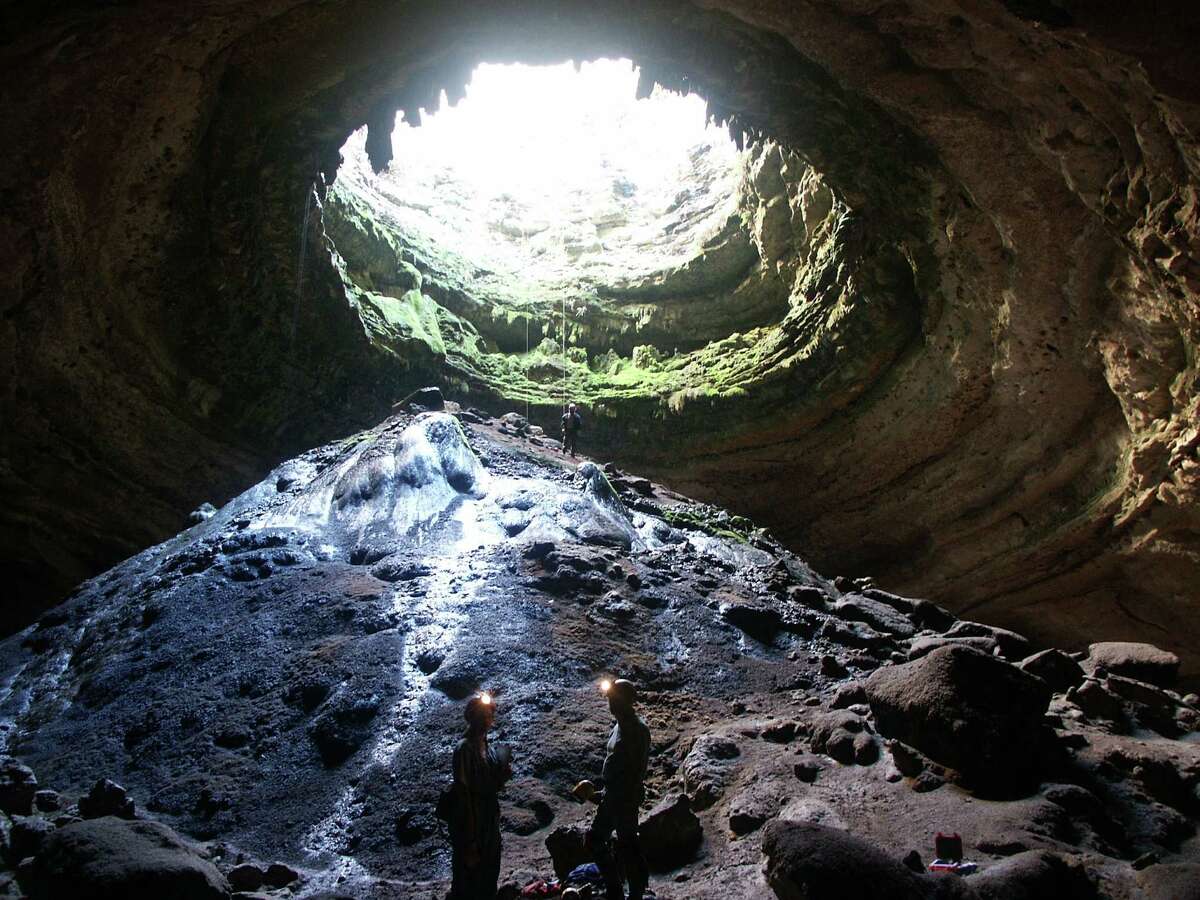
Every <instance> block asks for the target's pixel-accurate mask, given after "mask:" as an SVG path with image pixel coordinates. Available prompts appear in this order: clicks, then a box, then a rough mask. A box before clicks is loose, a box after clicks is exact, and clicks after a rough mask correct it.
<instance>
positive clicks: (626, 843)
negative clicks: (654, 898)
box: [574, 678, 650, 900]
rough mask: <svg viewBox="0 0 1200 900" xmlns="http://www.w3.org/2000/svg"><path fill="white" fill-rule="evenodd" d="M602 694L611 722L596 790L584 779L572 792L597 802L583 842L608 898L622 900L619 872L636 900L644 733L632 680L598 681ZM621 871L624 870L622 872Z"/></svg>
mask: <svg viewBox="0 0 1200 900" xmlns="http://www.w3.org/2000/svg"><path fill="white" fill-rule="evenodd" d="M600 689H601V690H602V691H604V693H605V694H606V695H607V696H608V708H609V711H610V712H611V713H612V714H613V718H615V719H616V720H617V724H616V725H614V726H613V730H612V734H611V735H610V736H609V738H608V746H607V747H606V748H605V749H606V754H605V757H604V769H603V779H602V781H601V785H600V789H597V787H596V785H594V784H592V782H590V781H581V782H580V783H579V784H577V785H576V786H575V790H574V794H575V796H576V797H578V798H579V799H580V800H591V801H592V802H593V803H598V804H599V809H597V810H596V817H595V818H594V819H593V820H592V828H591V830H590V831H589V832H588V842H589V844H590V845H591V848H592V855H593V856H594V857H595V858H596V865H597V866H599V868H600V873H601V874H602V875H603V876H604V890H605V895H606V896H607V897H608V900H625V889H624V886H623V885H622V883H621V882H622V880H623V878H622V874H623V875H624V878H627V879H628V880H629V900H642V898H643V897H644V896H645V893H646V886H647V884H649V881H650V873H649V871H648V870H647V868H646V858H645V857H644V856H642V845H641V841H640V840H639V838H638V809H639V808H640V807H641V805H642V800H643V799H644V798H645V796H646V790H645V781H646V766H647V764H648V763H649V761H650V729H649V728H647V727H646V723H645V722H643V721H642V720H641V717H640V716H638V714H637V711H636V710H635V709H634V704H635V703H636V702H637V689H636V688H635V687H634V686H633V682H630V681H626V680H625V679H623V678H622V679H619V680H617V681H614V682H611V683H609V682H608V681H604V682H601V685H600ZM614 831H615V832H616V833H617V848H616V849H617V857H618V858H614V855H613V849H612V843H611V842H612V835H613V832H614ZM622 869H623V870H624V872H623V873H622Z"/></svg>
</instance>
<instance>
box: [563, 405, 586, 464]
mask: <svg viewBox="0 0 1200 900" xmlns="http://www.w3.org/2000/svg"><path fill="white" fill-rule="evenodd" d="M582 427H583V416H581V415H580V414H579V410H578V409H577V408H576V407H575V404H574V403H572V404H571V405H570V406H568V407H567V411H566V412H565V413H563V414H562V449H563V452H564V453H567V452H570V454H571V456H572V457H574V456H575V442H576V441H577V440H578V439H579V429H581V428H582Z"/></svg>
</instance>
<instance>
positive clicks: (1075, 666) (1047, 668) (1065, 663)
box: [1018, 649, 1083, 694]
mask: <svg viewBox="0 0 1200 900" xmlns="http://www.w3.org/2000/svg"><path fill="white" fill-rule="evenodd" d="M1018 668H1020V669H1021V671H1022V672H1028V673H1029V674H1030V675H1035V676H1037V677H1038V678H1040V679H1042V681H1044V682H1046V684H1048V685H1050V688H1051V690H1053V691H1054V692H1055V693H1056V694H1061V693H1064V692H1066V691H1067V690H1068V689H1070V688H1073V687H1075V686H1076V685H1077V684H1079V683H1080V682H1081V681H1083V667H1082V666H1080V665H1079V663H1077V662H1075V660H1073V659H1071V657H1069V656H1067V654H1065V653H1063V652H1062V651H1061V650H1054V649H1050V650H1043V651H1042V652H1041V653H1035V654H1033V655H1032V656H1027V657H1025V658H1024V659H1023V660H1021V662H1020V663H1018Z"/></svg>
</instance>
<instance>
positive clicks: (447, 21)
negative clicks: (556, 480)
mask: <svg viewBox="0 0 1200 900" xmlns="http://www.w3.org/2000/svg"><path fill="white" fill-rule="evenodd" d="M3 17H4V24H5V26H6V27H5V29H4V35H5V37H4V43H3V46H2V48H0V53H2V55H3V58H2V59H0V71H2V72H3V75H4V78H5V82H6V84H8V85H9V86H10V90H8V91H6V92H5V96H4V98H3V100H2V101H0V104H2V106H0V112H3V117H4V120H5V121H6V122H7V123H9V128H10V130H11V132H12V133H13V134H15V135H17V136H18V138H17V139H16V140H14V141H11V142H9V143H8V144H7V145H6V146H5V149H4V155H5V165H4V166H3V167H2V168H0V196H3V197H4V203H3V204H0V236H3V241H0V244H2V246H3V248H4V254H3V259H2V260H0V267H2V268H0V271H2V273H3V279H4V283H5V284H6V285H10V286H11V289H10V291H9V292H7V293H6V294H5V296H4V297H3V299H2V300H0V309H2V311H3V316H2V317H0V348H2V349H3V356H4V358H5V359H6V360H8V361H9V363H8V365H6V366H5V368H4V374H3V379H4V381H3V390H2V391H0V404H2V419H3V422H4V427H3V429H0V461H2V462H0V484H2V485H3V491H4V496H5V498H6V502H5V503H4V504H3V506H2V508H0V540H2V542H3V545H4V547H5V558H4V562H5V568H6V570H7V571H9V572H11V574H10V575H9V579H8V581H7V582H6V585H7V586H8V587H9V590H10V591H12V592H13V593H15V594H16V596H17V597H18V600H17V602H16V603H13V604H6V607H5V610H4V616H5V617H7V625H8V627H9V628H15V627H18V626H19V625H21V624H25V623H27V622H29V621H31V620H32V618H33V617H34V616H35V615H36V614H37V613H38V612H39V611H40V610H44V609H46V608H48V607H49V606H50V605H52V604H53V603H54V602H56V601H57V600H58V599H59V598H60V597H61V596H62V595H63V594H64V593H65V592H66V591H67V590H68V589H69V587H70V585H72V584H74V583H76V582H78V581H79V580H80V579H81V578H82V577H85V576H87V575H90V574H94V573H95V572H97V571H100V570H101V569H103V568H104V567H106V566H108V565H111V564H112V563H114V562H115V561H116V560H118V559H121V558H124V557H125V556H128V555H129V554H130V553H132V552H134V551H136V550H137V549H138V548H141V547H144V546H146V545H148V544H150V543H152V542H154V541H157V540H161V539H163V538H165V537H166V536H168V535H169V534H171V533H173V532H174V530H175V529H176V528H177V527H178V524H179V523H180V521H181V520H182V518H183V516H184V515H185V514H186V512H187V511H188V510H189V509H191V508H193V507H194V506H195V504H196V503H198V502H199V501H200V500H202V499H205V498H207V497H209V496H216V495H219V496H221V497H228V496H231V495H233V494H234V493H235V492H236V491H238V490H240V489H241V488H242V487H243V486H244V485H245V484H248V483H251V482H252V481H253V480H255V479H256V478H258V477H260V476H261V474H262V473H263V472H264V471H266V470H267V469H268V468H270V467H271V466H272V465H274V464H276V463H277V462H278V461H279V460H281V459H283V458H286V457H287V456H289V455H292V454H294V453H295V452H298V451H299V450H301V449H302V448H304V447H307V446H311V445H313V444H316V443H319V442H321V441H325V440H329V439H332V438H333V437H334V436H336V435H338V434H344V433H346V432H348V431H351V430H353V429H355V428H361V427H365V426H367V425H368V424H369V423H371V422H373V421H376V420H377V419H378V418H379V416H381V415H382V414H383V413H384V412H385V411H386V409H387V404H388V403H389V402H390V401H391V400H393V399H394V398H395V396H397V395H399V394H401V393H402V392H403V391H405V390H406V389H407V388H411V387H415V386H417V385H418V384H420V383H425V382H426V381H427V380H430V379H433V378H437V377H445V378H450V379H454V380H455V381H458V380H460V378H461V376H460V373H458V372H455V371H449V372H448V371H446V370H445V369H444V368H443V366H442V361H441V360H440V359H439V358H438V357H437V356H436V355H433V356H430V355H427V354H422V353H419V352H414V353H412V354H411V355H406V354H397V353H395V352H388V351H387V350H386V349H385V348H380V347H379V346H377V345H376V344H375V343H373V342H372V341H371V339H370V335H369V334H368V333H367V331H366V330H365V329H364V327H363V323H362V320H361V318H360V317H359V315H358V312H357V310H356V309H355V307H354V304H353V303H352V302H351V300H352V298H351V297H349V296H348V294H347V290H346V285H345V281H344V279H343V278H342V276H341V273H340V272H339V271H338V270H337V268H336V266H335V262H334V257H333V255H332V253H331V252H330V249H331V248H330V247H328V246H327V245H326V243H325V240H326V231H325V228H324V224H325V223H324V212H323V206H322V203H323V202H324V199H325V198H326V196H327V194H328V187H329V185H330V184H331V183H332V182H334V181H335V178H336V173H337V169H338V164H339V159H338V152H339V148H341V147H342V146H343V144H344V142H345V140H346V138H347V136H348V135H350V134H351V133H353V132H354V131H355V130H356V129H358V128H360V127H361V126H363V125H364V124H365V125H367V126H368V135H367V139H366V145H365V147H366V151H367V153H368V155H369V156H370V158H371V159H372V162H373V163H374V164H375V166H376V168H382V167H383V165H384V164H386V162H387V161H388V157H389V155H390V148H389V146H388V140H387V137H388V135H389V134H390V133H391V127H392V124H393V122H394V118H395V112H396V110H397V109H404V110H407V111H410V112H412V111H414V110H416V109H417V108H419V107H421V106H426V107H432V106H434V105H435V103H434V99H435V98H436V97H437V96H438V94H439V91H440V90H441V89H443V88H445V89H446V90H447V91H448V92H449V94H450V95H451V96H455V95H457V93H458V92H459V91H460V89H461V86H462V84H463V83H464V82H465V79H466V77H467V75H468V73H469V72H470V70H471V67H472V66H473V65H474V64H475V62H477V61H478V60H480V59H483V58H487V59H491V60H500V61H503V60H523V61H526V62H534V63H536V62H542V61H554V62H561V61H562V60H564V59H567V58H577V59H582V58H593V57H598V56H613V57H618V56H625V57H629V58H632V59H634V60H635V61H637V62H638V63H639V64H641V65H642V68H643V71H644V72H645V74H646V78H647V83H648V84H650V83H654V82H657V83H661V84H662V85H664V86H666V87H669V88H672V89H693V90H696V91H698V92H700V93H701V94H702V95H704V96H705V97H706V98H707V100H708V101H709V103H710V108H711V109H712V110H713V111H714V113H715V114H716V115H717V117H718V118H719V119H721V120H725V121H728V122H730V123H731V125H732V130H733V132H734V133H735V134H737V135H738V136H739V137H740V136H741V135H742V133H743V132H749V133H750V134H751V135H752V137H754V138H755V139H756V140H757V139H759V138H766V139H770V140H773V141H774V142H776V143H777V144H779V145H780V146H782V147H785V148H786V149H787V151H788V152H789V153H793V154H795V155H796V156H797V157H798V158H799V159H801V160H802V161H803V162H804V164H805V165H806V166H809V167H811V168H812V169H813V170H814V171H816V172H817V173H819V175H820V177H821V179H822V182H823V183H824V184H825V185H827V186H828V188H829V190H830V191H831V192H832V193H833V195H835V196H836V197H838V198H839V199H840V201H842V202H844V203H845V205H846V208H847V211H848V213H849V214H848V216H847V217H846V218H845V220H844V222H843V225H844V228H842V229H839V230H838V231H837V232H836V235H835V237H836V240H835V241H834V245H835V246H833V247H832V248H831V251H832V253H833V256H832V257H831V263H832V265H831V267H830V268H829V269H827V270H826V269H821V270H820V272H826V271H827V272H828V273H829V275H830V276H831V277H833V280H832V281H829V282H827V281H825V280H824V279H822V278H815V279H814V280H812V281H811V282H808V283H802V284H801V285H800V287H801V290H800V292H799V293H800V295H801V297H802V299H803V302H801V303H797V304H794V305H792V307H791V309H792V311H793V312H794V313H795V312H797V311H798V310H803V309H805V308H808V309H810V310H811V311H812V312H813V314H814V315H813V317H812V318H811V319H809V320H808V321H803V320H798V319H797V318H796V317H795V316H793V319H792V320H791V321H790V322H789V320H788V319H786V318H785V319H782V320H780V324H779V326H778V327H775V328H771V329H769V330H768V332H766V333H764V334H761V335H757V336H756V337H755V338H754V339H752V340H749V341H747V340H745V339H744V338H743V339H741V340H740V341H737V342H734V344H732V345H729V344H724V345H723V344H721V343H720V342H717V343H715V344H714V345H713V348H714V349H713V351H712V353H711V356H710V358H709V360H708V362H710V363H712V365H713V367H717V365H718V364H720V363H721V362H722V361H726V360H728V361H734V362H739V364H740V363H741V362H745V363H748V364H749V365H748V369H749V370H750V374H752V375H753V377H752V378H750V379H749V381H750V383H751V384H752V386H753V387H754V390H753V391H748V392H747V393H748V395H749V400H747V399H746V398H743V397H741V396H739V394H738V393H737V391H735V390H733V389H731V387H730V385H729V384H726V383H718V384H715V385H713V384H708V383H705V384H704V385H703V386H702V387H701V388H698V389H697V396H690V395H689V394H688V393H687V392H686V391H684V392H682V393H680V391H679V389H678V387H677V386H672V388H671V390H670V391H669V392H668V393H667V396H666V397H662V396H659V395H653V396H650V395H639V396H637V397H634V398H631V399H630V402H628V403H626V404H624V405H623V406H621V407H620V408H621V416H622V420H621V423H620V428H619V429H616V428H614V429H611V430H599V433H603V434H605V435H606V439H607V440H610V441H611V442H612V446H614V447H615V446H617V438H618V437H619V438H621V445H622V446H625V447H627V449H628V457H627V458H628V461H629V462H630V463H631V464H637V465H638V467H639V468H640V469H642V470H644V471H647V472H649V473H651V474H655V476H656V477H659V478H661V479H664V480H665V479H667V477H668V475H669V476H670V480H671V483H672V484H674V485H675V486H676V487H677V488H678V489H680V490H684V491H686V492H688V493H689V494H692V495H698V496H704V497H708V498H712V499H715V500H718V501H720V502H722V503H724V504H725V505H730V506H735V507H737V508H738V509H739V510H740V511H742V512H745V513H748V514H750V515H752V516H754V517H755V518H756V519H759V520H761V521H764V522H770V523H771V524H772V525H773V526H774V527H775V528H776V529H777V533H778V534H779V536H780V538H781V539H782V540H784V541H786V542H787V543H788V545H789V546H792V547H795V548H802V549H803V550H804V551H805V553H807V554H808V556H809V558H811V559H813V560H814V561H815V562H818V563H820V565H821V566H823V567H825V568H826V569H827V570H829V571H839V572H852V573H863V572H874V573H876V574H878V576H879V577H881V578H884V579H886V583H887V584H889V585H890V586H893V587H895V588H896V589H898V590H909V591H911V592H920V593H923V594H926V595H929V596H933V597H936V598H937V599H938V600H939V601H940V602H942V603H944V604H946V605H949V606H952V607H953V608H954V609H955V610H957V611H959V612H960V613H964V614H966V613H968V612H969V613H970V614H971V615H974V616H976V617H979V618H987V619H988V620H989V621H993V622H997V623H1008V624H1010V625H1013V626H1016V627H1019V628H1020V629H1021V630H1024V631H1027V632H1029V633H1032V634H1037V635H1039V636H1040V637H1042V638H1043V639H1046V640H1051V639H1052V640H1054V641H1056V642H1060V643H1066V644H1071V643H1073V645H1075V646H1081V644H1080V643H1079V642H1080V641H1081V640H1082V637H1081V635H1080V633H1079V628H1078V623H1079V622H1081V621H1088V622H1094V623H1096V628H1097V629H1098V630H1099V631H1101V632H1103V633H1104V635H1105V636H1108V637H1113V638H1121V637H1128V636H1140V637H1144V638H1146V639H1148V640H1151V641H1154V642H1158V643H1164V644H1167V645H1169V646H1170V647H1171V648H1172V649H1174V650H1175V651H1177V652H1179V653H1181V654H1183V655H1184V657H1185V667H1186V668H1187V672H1188V674H1189V675H1191V676H1194V673H1195V671H1196V669H1195V666H1196V665H1197V659H1196V657H1195V654H1194V648H1195V647H1197V646H1200V635H1198V633H1197V631H1196V625H1195V623H1196V621H1197V617H1196V616H1195V611H1196V608H1197V594H1196V587H1195V586H1196V584H1197V583H1200V578H1198V577H1197V576H1198V574H1200V569H1198V562H1197V547H1196V534H1197V532H1198V530H1200V528H1198V523H1197V521H1196V509H1197V503H1196V491H1197V487H1196V479H1197V474H1196V473H1197V471H1200V463H1198V462H1197V441H1198V438H1197V431H1196V426H1195V422H1196V419H1197V402H1198V401H1197V391H1196V383H1197V369H1196V366H1197V362H1196V360H1197V358H1198V357H1197V354H1196V352H1195V351H1196V346H1197V333H1198V320H1197V313H1196V309H1197V304H1196V299H1197V294H1198V291H1200V268H1198V266H1200V257H1198V254H1200V250H1198V246H1200V245H1198V241H1200V224H1198V219H1197V205H1196V197H1197V193H1196V186H1197V180H1198V179H1197V171H1198V156H1197V149H1196V146H1197V145H1196V138H1195V132H1196V128H1197V122H1200V113H1198V110H1200V105H1198V103H1197V100H1198V98H1197V94H1196V90H1197V89H1196V85H1197V84H1200V77H1197V64H1196V55H1195V53H1194V45H1195V40H1196V32H1197V16H1196V9H1195V4H1194V3H1191V2H1188V0H1163V2H1160V3H1158V4H1156V6H1155V14H1153V15H1144V16H1139V15H1136V14H1135V13H1132V12H1130V8H1129V7H1128V5H1127V4H1122V3H1117V2H1112V0H1105V2H1098V3H1082V2H1076V0H1044V2H1042V0H1029V2H1026V0H1022V2H1017V0H1008V2H1000V0H980V2H972V3H964V2H959V0H909V2H903V3H879V2H875V0H804V2H791V0H788V2H784V0H755V2H749V0H705V2H698V3H691V2H682V0H656V2H638V3H628V2H624V0H613V2H594V0H590V2H586V3H584V2H574V0H572V2H566V3H556V4H553V8H552V9H550V8H549V7H548V6H547V5H546V4H544V3H541V2H538V0H513V2H503V3H493V2H487V3H482V2H464V3H458V4H441V3H429V2H417V3H407V4H395V3H392V2H389V0H331V2H327V0H321V2H316V0H269V2H259V0H256V2H249V0H212V2H208V3H204V4H198V5H197V4H193V5H189V6H188V8H187V9H186V10H180V9H175V8H168V7H167V6H166V5H164V4H161V3H156V2H153V0H135V2H129V3H121V4H102V5H101V4H86V3H73V4H68V5H65V6H63V5H59V6H47V5H46V4H44V3H42V2H34V0H14V2H10V3H7V4H5V7H4V12H3ZM409 118H410V119H411V118H412V117H411V116H410V117H409ZM777 196H778V195H775V196H773V197H772V198H771V199H772V200H773V201H775V203H774V207H773V208H774V209H775V211H776V212H777V213H778V212H781V211H782V209H783V207H782V205H781V203H780V202H779V201H778V200H777V199H776V198H777ZM792 200H793V198H792V197H791V196H790V195H789V197H788V206H789V211H790V210H791V209H792V207H791V202H792ZM767 206H768V208H772V207H771V204H770V203H768V204H767ZM813 274H814V276H815V275H817V274H818V272H817V271H814V272H813ZM834 276H836V277H834ZM788 287H789V289H791V288H794V287H795V283H792V284H789V285H788ZM676 312H677V315H676V317H675V318H674V319H673V320H671V321H672V322H673V323H675V322H677V323H678V325H679V328H681V329H682V330H683V331H684V332H685V333H686V332H688V330H689V321H688V316H687V312H686V307H685V308H684V309H683V310H677V311H676ZM798 314H799V313H797V315H798ZM801 319H802V317H801ZM708 321H710V322H711V319H709V320H708ZM810 326H811V327H810ZM897 326H902V327H897ZM814 334H815V335H816V339H815V340H810V338H812V337H813V335H814ZM705 368H706V367H705V366H698V367H697V371H698V372H699V371H700V370H703V369H705ZM499 374H500V375H503V374H505V373H504V372H500V373H499ZM682 374H683V373H679V372H675V373H671V372H667V373H666V375H667V376H670V377H679V376H681V375H682ZM719 374H720V375H721V377H720V378H718V379H717V381H718V382H737V381H738V380H739V379H740V378H741V377H742V376H743V375H746V374H747V371H746V369H738V370H737V371H735V372H732V373H730V372H722V373H719ZM726 375H730V376H731V377H730V378H728V379H727V378H725V376H726ZM690 377H691V376H690V374H689V375H688V378H690ZM668 380H669V378H668ZM502 384H503V382H502ZM686 386H687V387H694V385H692V384H689V385H686ZM735 386H736V385H735ZM501 393H503V391H501ZM676 395H678V396H676ZM672 397H674V398H675V400H676V402H675V403H673V404H672V403H671V402H669V401H670V400H671V398H672ZM595 418H597V419H599V418H600V417H595ZM780 497H784V498H785V499H786V502H783V503H780V502H779V498H780Z"/></svg>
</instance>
